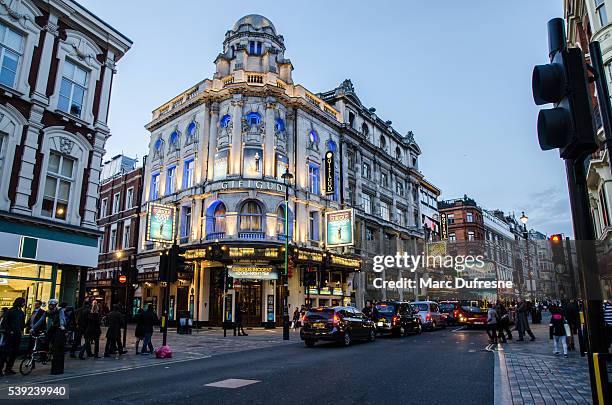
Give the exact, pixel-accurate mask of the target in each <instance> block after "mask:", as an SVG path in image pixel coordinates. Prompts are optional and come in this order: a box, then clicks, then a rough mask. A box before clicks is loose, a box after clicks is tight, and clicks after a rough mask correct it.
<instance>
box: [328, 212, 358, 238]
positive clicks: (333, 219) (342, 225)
mask: <svg viewBox="0 0 612 405" xmlns="http://www.w3.org/2000/svg"><path fill="white" fill-rule="evenodd" d="M353 215H354V214H353V210H352V209H347V210H338V211H332V212H326V213H325V225H326V228H327V229H326V232H325V241H326V244H327V246H328V247H338V246H352V245H353V244H354V242H355V238H354V236H355V235H354V216H353Z"/></svg>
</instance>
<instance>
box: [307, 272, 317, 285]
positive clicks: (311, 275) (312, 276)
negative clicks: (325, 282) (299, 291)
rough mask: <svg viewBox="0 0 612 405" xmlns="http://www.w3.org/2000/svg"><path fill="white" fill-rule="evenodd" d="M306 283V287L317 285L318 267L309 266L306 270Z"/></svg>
mask: <svg viewBox="0 0 612 405" xmlns="http://www.w3.org/2000/svg"><path fill="white" fill-rule="evenodd" d="M304 285H305V286H306V287H312V286H315V285H317V272H316V269H314V268H311V267H308V268H306V270H305V272H304Z"/></svg>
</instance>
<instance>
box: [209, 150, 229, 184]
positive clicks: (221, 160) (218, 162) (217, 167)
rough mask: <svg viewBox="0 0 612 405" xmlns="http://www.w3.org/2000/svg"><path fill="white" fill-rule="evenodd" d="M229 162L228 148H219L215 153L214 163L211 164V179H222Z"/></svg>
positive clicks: (225, 175) (225, 174)
mask: <svg viewBox="0 0 612 405" xmlns="http://www.w3.org/2000/svg"><path fill="white" fill-rule="evenodd" d="M228 163H229V150H227V149H225V150H221V151H219V152H217V153H215V163H214V166H213V180H222V179H224V178H225V177H227V167H228Z"/></svg>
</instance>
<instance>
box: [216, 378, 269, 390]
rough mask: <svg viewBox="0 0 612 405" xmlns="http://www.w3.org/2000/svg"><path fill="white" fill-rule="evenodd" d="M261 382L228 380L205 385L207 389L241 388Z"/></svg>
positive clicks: (238, 379)
mask: <svg viewBox="0 0 612 405" xmlns="http://www.w3.org/2000/svg"><path fill="white" fill-rule="evenodd" d="M258 382H261V381H259V380H243V379H240V378H228V379H227V380H221V381H217V382H214V383H209V384H205V385H204V386H205V387H216V388H240V387H245V386H247V385H251V384H255V383H258Z"/></svg>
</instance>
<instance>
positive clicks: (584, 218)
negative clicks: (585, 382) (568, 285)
mask: <svg viewBox="0 0 612 405" xmlns="http://www.w3.org/2000/svg"><path fill="white" fill-rule="evenodd" d="M586 157H587V155H583V156H581V157H579V158H577V159H567V160H566V161H565V166H566V170H567V183H568V188H569V197H570V206H571V210H572V222H573V226H574V234H575V238H576V254H577V259H578V266H579V269H580V280H581V287H582V292H583V297H582V298H583V305H584V318H585V324H586V328H587V342H588V348H589V356H588V361H589V374H590V378H591V393H592V396H593V403H594V404H605V403H606V398H608V395H610V392H608V391H609V387H608V373H607V370H606V357H607V354H608V347H607V345H606V341H605V329H604V321H603V319H604V318H603V301H602V294H601V286H600V284H599V267H598V263H597V256H596V251H595V232H594V229H593V222H592V221H591V215H590V209H589V195H588V190H587V184H586V170H585V165H586ZM570 259H571V258H570Z"/></svg>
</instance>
